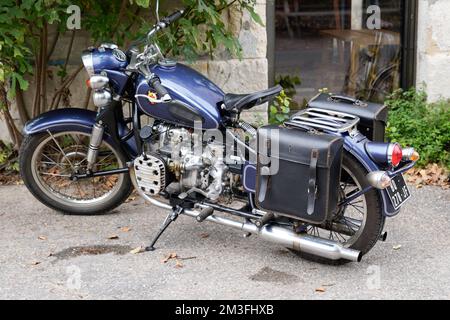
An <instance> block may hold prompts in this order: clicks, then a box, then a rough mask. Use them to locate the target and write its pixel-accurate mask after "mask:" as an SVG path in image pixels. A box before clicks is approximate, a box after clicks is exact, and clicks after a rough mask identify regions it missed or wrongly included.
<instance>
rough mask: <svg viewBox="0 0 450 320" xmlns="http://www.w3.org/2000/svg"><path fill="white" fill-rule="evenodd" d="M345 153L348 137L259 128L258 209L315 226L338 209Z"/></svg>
mask: <svg viewBox="0 0 450 320" xmlns="http://www.w3.org/2000/svg"><path fill="white" fill-rule="evenodd" d="M276 132H278V133H276ZM342 150H343V139H342V138H340V137H337V136H332V135H327V134H319V133H311V132H306V131H303V130H300V129H296V128H289V127H278V126H265V127H262V128H260V129H259V130H258V163H257V183H256V203H257V205H258V206H259V207H260V208H261V209H263V210H266V211H270V212H273V213H277V214H280V215H284V216H288V217H292V218H296V219H300V220H304V221H307V222H310V223H314V224H320V223H322V222H324V221H325V220H326V219H327V218H328V217H329V216H330V214H332V213H333V211H334V210H336V207H337V203H338V191H339V180H340V173H341V162H342V154H343V153H342V152H343V151H342Z"/></svg>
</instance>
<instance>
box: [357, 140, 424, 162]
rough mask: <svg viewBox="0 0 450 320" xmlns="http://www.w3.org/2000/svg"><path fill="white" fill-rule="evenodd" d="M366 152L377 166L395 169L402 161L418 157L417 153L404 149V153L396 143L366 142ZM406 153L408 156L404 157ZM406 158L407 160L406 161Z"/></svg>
mask: <svg viewBox="0 0 450 320" xmlns="http://www.w3.org/2000/svg"><path fill="white" fill-rule="evenodd" d="M365 147H366V151H367V153H368V154H369V156H370V158H372V160H373V161H375V162H376V163H378V164H382V165H389V166H394V167H397V166H398V165H399V164H400V162H402V160H404V161H411V158H410V157H409V155H410V156H411V157H412V158H415V157H416V156H418V153H417V152H414V150H412V151H411V150H410V149H412V148H406V149H405V150H404V151H403V150H402V147H401V146H400V145H399V144H398V143H384V142H368V143H366V145H365ZM406 152H408V155H406ZM406 158H408V159H406Z"/></svg>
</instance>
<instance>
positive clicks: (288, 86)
mask: <svg viewBox="0 0 450 320" xmlns="http://www.w3.org/2000/svg"><path fill="white" fill-rule="evenodd" d="M275 83H276V84H279V85H281V86H282V87H283V91H281V92H280V94H279V95H278V96H277V97H276V98H275V99H274V100H273V102H272V103H271V104H270V106H269V123H270V124H280V123H283V122H285V121H286V120H288V119H289V115H290V113H291V108H297V107H298V104H297V102H295V101H294V100H293V98H294V96H295V94H296V93H297V90H296V89H295V86H296V85H300V84H301V80H300V78H299V77H298V76H290V75H285V76H283V75H279V76H278V77H277V79H276V80H275Z"/></svg>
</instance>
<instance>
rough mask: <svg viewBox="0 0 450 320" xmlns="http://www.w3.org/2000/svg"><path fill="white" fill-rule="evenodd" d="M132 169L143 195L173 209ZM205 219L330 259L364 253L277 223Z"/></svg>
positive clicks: (192, 212) (190, 212)
mask: <svg viewBox="0 0 450 320" xmlns="http://www.w3.org/2000/svg"><path fill="white" fill-rule="evenodd" d="M132 170H133V169H130V173H131V180H132V182H133V184H134V185H135V187H136V190H137V191H138V193H139V195H140V196H141V197H143V198H144V199H145V200H147V201H149V202H150V203H152V204H154V205H155V206H158V207H160V208H163V209H167V210H173V208H172V206H170V205H169V204H167V203H164V202H161V201H159V200H156V199H155V198H152V197H150V196H148V195H147V194H145V193H144V192H143V191H142V190H141V189H140V188H138V187H137V183H136V182H135V179H134V177H133V172H132ZM182 214H184V215H187V216H190V217H192V218H194V219H196V218H197V216H198V215H199V214H200V212H199V211H196V210H190V209H185V210H183V212H182ZM205 221H210V222H214V223H217V224H221V225H224V226H228V227H233V228H235V229H238V230H241V231H244V232H249V233H252V234H255V235H259V236H260V237H261V238H262V239H264V240H267V241H270V242H274V243H277V244H280V245H282V246H284V247H288V248H290V249H293V250H296V251H300V252H305V253H309V254H313V255H316V256H319V257H323V258H327V259H330V260H339V259H345V260H350V261H355V262H360V261H361V258H362V253H361V252H360V251H358V250H353V249H349V248H345V247H343V246H342V245H340V244H339V243H337V242H335V241H332V240H328V239H323V238H319V237H314V236H311V235H307V234H297V233H295V232H294V231H292V230H289V229H286V228H283V227H280V226H276V225H271V224H268V225H265V226H263V227H262V228H258V227H257V226H256V225H254V224H253V223H251V222H239V221H236V220H231V219H227V218H224V217H219V216H215V215H211V216H209V217H207V218H206V219H205Z"/></svg>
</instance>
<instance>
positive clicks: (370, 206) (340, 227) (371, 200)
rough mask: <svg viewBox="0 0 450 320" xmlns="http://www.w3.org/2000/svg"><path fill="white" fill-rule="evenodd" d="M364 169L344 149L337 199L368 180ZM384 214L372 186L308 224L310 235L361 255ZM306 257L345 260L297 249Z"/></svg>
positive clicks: (376, 235) (378, 231)
mask: <svg viewBox="0 0 450 320" xmlns="http://www.w3.org/2000/svg"><path fill="white" fill-rule="evenodd" d="M366 175H367V170H366V169H365V168H364V167H363V166H362V165H361V163H359V161H357V160H356V159H355V158H354V157H353V156H352V155H350V154H349V153H347V152H345V153H344V158H343V161H342V171H341V181H340V191H339V201H340V202H341V201H342V200H343V199H345V198H348V197H350V195H352V194H355V193H356V192H358V191H360V190H363V189H364V188H366V187H367V186H369V183H368V181H367V178H366ZM384 222H385V217H384V215H383V213H382V207H381V200H380V197H379V194H378V191H377V190H375V189H372V190H370V191H369V192H367V193H365V194H363V195H361V196H359V197H358V198H356V199H354V200H352V201H350V202H349V203H348V204H346V205H342V206H340V207H339V208H338V210H337V212H336V213H335V214H334V215H333V217H332V219H331V220H330V221H327V222H326V223H325V224H323V225H321V226H316V225H308V226H307V227H306V230H305V231H306V232H307V233H308V234H310V235H313V236H317V237H321V238H326V239H330V240H334V241H336V242H338V243H340V244H341V245H342V246H344V247H347V248H351V249H355V250H358V251H361V253H362V254H363V255H365V254H366V253H368V252H369V251H370V249H372V247H373V246H374V245H375V244H376V243H377V241H378V240H379V238H380V235H381V233H382V231H383V227H384ZM299 254H300V255H301V256H302V257H304V258H307V259H309V260H314V261H319V262H324V263H332V264H340V263H345V262H348V261H346V260H338V261H331V260H327V259H324V258H320V257H316V256H312V255H309V254H305V253H299Z"/></svg>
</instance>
